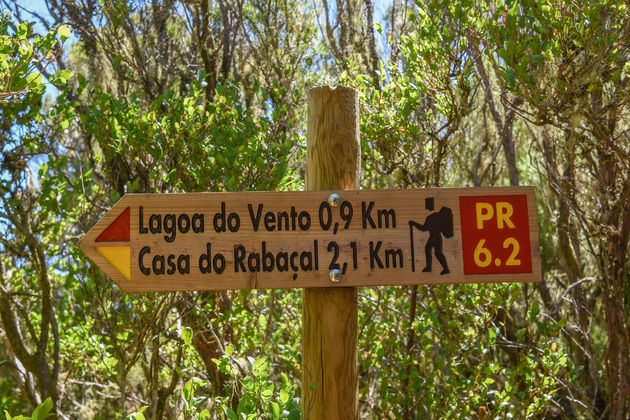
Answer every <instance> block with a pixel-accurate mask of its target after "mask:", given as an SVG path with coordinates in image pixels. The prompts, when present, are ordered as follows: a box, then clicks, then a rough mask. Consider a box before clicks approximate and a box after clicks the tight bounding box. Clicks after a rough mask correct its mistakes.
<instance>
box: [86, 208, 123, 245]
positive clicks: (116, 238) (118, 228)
mask: <svg viewBox="0 0 630 420" xmlns="http://www.w3.org/2000/svg"><path fill="white" fill-rule="evenodd" d="M130 215H131V210H130V208H129V207H127V208H126V209H125V210H123V212H122V213H120V215H119V216H118V217H117V218H116V219H115V220H114V221H113V222H112V223H111V224H110V225H109V226H108V227H107V228H106V229H105V230H104V231H103V232H101V234H100V235H98V238H96V241H95V242H129V231H130V229H129V220H130V219H131V217H130Z"/></svg>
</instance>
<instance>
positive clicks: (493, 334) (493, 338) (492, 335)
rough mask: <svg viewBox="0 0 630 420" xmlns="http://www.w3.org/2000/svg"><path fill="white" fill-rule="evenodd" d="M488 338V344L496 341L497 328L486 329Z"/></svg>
mask: <svg viewBox="0 0 630 420" xmlns="http://www.w3.org/2000/svg"><path fill="white" fill-rule="evenodd" d="M488 338H489V339H490V344H494V343H496V342H497V330H495V329H494V328H491V329H489V330H488Z"/></svg>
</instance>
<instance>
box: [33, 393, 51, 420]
mask: <svg viewBox="0 0 630 420" xmlns="http://www.w3.org/2000/svg"><path fill="white" fill-rule="evenodd" d="M52 408H53V402H52V399H51V398H50V397H48V398H46V399H45V400H44V401H43V402H42V403H41V404H40V405H38V406H37V408H35V410H34V411H33V415H32V416H31V419H32V420H44V419H47V418H48V417H50V416H52V414H51V413H50V410H52Z"/></svg>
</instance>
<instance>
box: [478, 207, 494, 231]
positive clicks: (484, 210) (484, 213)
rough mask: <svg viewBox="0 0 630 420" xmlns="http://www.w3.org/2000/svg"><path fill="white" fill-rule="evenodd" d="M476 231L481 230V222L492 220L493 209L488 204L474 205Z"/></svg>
mask: <svg viewBox="0 0 630 420" xmlns="http://www.w3.org/2000/svg"><path fill="white" fill-rule="evenodd" d="M475 210H476V212H477V229H483V222H485V221H487V220H490V219H492V217H493V216H494V209H493V208H492V205H491V204H490V203H476V209H475Z"/></svg>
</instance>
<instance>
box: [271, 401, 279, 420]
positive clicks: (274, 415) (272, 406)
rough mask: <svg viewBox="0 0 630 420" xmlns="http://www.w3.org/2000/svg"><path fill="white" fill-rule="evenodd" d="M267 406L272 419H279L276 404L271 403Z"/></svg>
mask: <svg viewBox="0 0 630 420" xmlns="http://www.w3.org/2000/svg"><path fill="white" fill-rule="evenodd" d="M269 405H270V408H271V414H272V415H273V418H274V419H279V418H280V405H279V404H278V403H277V402H273V401H272V402H271V403H270V404H269Z"/></svg>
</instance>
